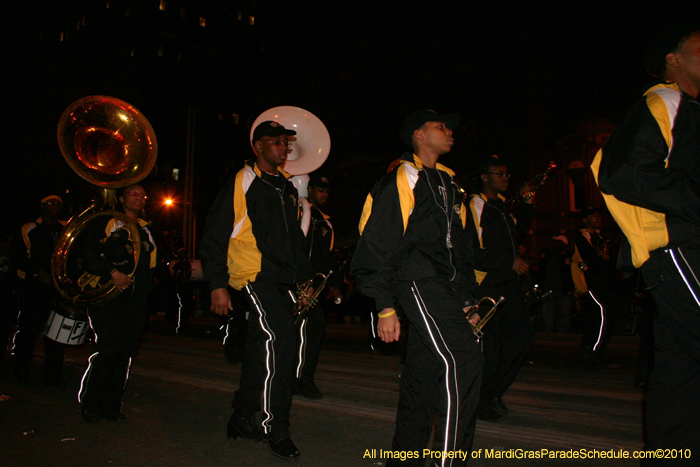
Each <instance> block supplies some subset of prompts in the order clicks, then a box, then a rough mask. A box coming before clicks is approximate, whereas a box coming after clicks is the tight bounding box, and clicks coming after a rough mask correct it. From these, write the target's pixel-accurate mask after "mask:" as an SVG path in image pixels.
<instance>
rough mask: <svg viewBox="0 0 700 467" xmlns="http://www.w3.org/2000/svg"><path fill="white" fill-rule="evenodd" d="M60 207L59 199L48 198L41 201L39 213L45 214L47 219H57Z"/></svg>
mask: <svg viewBox="0 0 700 467" xmlns="http://www.w3.org/2000/svg"><path fill="white" fill-rule="evenodd" d="M62 207H63V205H62V204H61V202H60V201H59V200H57V199H50V200H48V201H46V202H44V203H41V215H42V216H46V217H48V218H49V219H58V216H59V214H60V213H61V208H62Z"/></svg>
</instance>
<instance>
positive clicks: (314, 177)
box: [307, 173, 331, 188]
mask: <svg viewBox="0 0 700 467" xmlns="http://www.w3.org/2000/svg"><path fill="white" fill-rule="evenodd" d="M307 186H315V187H318V188H330V187H331V183H330V181H328V177H323V176H321V175H319V174H316V173H312V174H311V175H309V183H308V185H307Z"/></svg>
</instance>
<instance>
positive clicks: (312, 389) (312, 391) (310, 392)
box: [294, 379, 323, 400]
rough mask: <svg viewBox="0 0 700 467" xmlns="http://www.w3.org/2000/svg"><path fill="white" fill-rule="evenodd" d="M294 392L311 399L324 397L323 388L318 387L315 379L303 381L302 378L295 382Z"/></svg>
mask: <svg viewBox="0 0 700 467" xmlns="http://www.w3.org/2000/svg"><path fill="white" fill-rule="evenodd" d="M294 394H295V395H297V396H301V397H303V398H304V399H310V400H318V399H321V398H322V397H323V394H322V393H321V390H320V389H318V387H316V384H315V383H314V382H313V381H302V380H300V379H298V380H296V382H295V383H294Z"/></svg>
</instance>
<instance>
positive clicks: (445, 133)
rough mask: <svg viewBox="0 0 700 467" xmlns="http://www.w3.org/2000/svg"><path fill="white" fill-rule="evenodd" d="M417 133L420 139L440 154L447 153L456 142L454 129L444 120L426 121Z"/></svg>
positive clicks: (427, 146)
mask: <svg viewBox="0 0 700 467" xmlns="http://www.w3.org/2000/svg"><path fill="white" fill-rule="evenodd" d="M416 133H417V137H418V139H419V141H421V142H422V144H423V145H424V146H425V147H426V148H429V149H432V150H433V151H435V152H436V153H437V154H438V155H442V154H447V153H448V152H450V150H451V149H452V146H453V145H454V144H455V139H454V138H453V137H452V130H450V129H449V128H447V125H446V124H445V123H444V122H425V123H424V124H423V126H422V127H420V128H419V129H417V130H416Z"/></svg>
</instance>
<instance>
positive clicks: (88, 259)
mask: <svg viewBox="0 0 700 467" xmlns="http://www.w3.org/2000/svg"><path fill="white" fill-rule="evenodd" d="M108 222H109V220H108V219H104V220H103V221H102V222H98V223H96V224H94V225H92V226H91V227H90V229H89V231H88V232H87V240H86V241H85V246H84V249H83V257H84V260H85V270H86V271H88V272H89V273H91V274H95V275H97V276H100V277H104V278H105V279H107V280H109V277H110V273H111V272H112V270H113V269H115V267H114V265H113V264H112V262H111V261H109V260H108V259H107V257H106V256H105V254H104V248H103V246H104V245H103V243H102V240H103V239H104V238H105V237H106V236H107V235H106V233H105V229H106V228H107V223H108ZM132 266H133V262H132Z"/></svg>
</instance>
